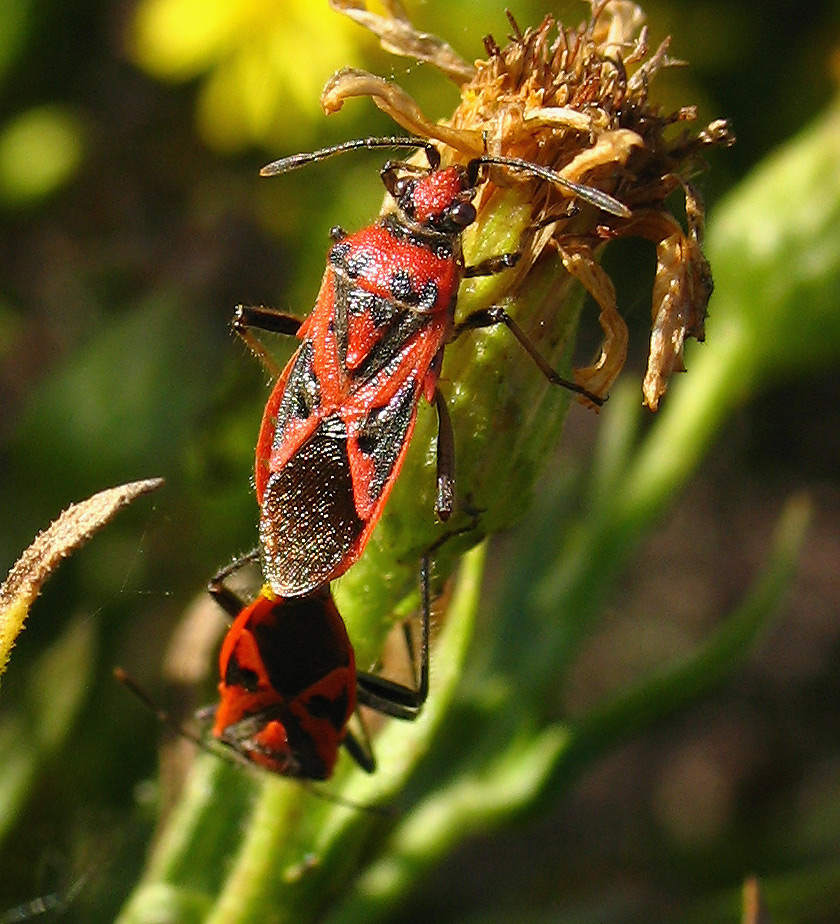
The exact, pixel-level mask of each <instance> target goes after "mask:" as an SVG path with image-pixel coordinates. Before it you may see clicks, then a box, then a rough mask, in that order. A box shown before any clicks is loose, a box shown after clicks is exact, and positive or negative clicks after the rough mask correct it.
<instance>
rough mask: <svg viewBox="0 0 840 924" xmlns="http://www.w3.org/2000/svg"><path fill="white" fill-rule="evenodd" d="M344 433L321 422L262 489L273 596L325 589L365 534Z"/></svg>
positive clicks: (334, 423)
mask: <svg viewBox="0 0 840 924" xmlns="http://www.w3.org/2000/svg"><path fill="white" fill-rule="evenodd" d="M344 433H345V428H344V424H343V423H342V421H341V419H340V418H339V417H337V416H334V417H327V418H325V419H324V420H323V421H322V422H321V423H320V424H319V426H318V428H317V429H316V430H315V432H314V433H313V435H312V437H311V438H310V439H309V440H308V441H307V442H306V443H305V444H304V446H302V447H301V449H300V450H299V451H298V452H297V453H295V455H294V456H292V458H291V459H290V460H289V461H288V462H287V463H286V465H284V466H283V468H282V469H281V470H280V471H279V472H275V473H274V474H272V475H271V476H270V477H269V479H268V482H267V483H266V487H265V493H264V495H263V501H262V511H261V518H260V542H261V543H262V547H263V565H264V569H265V575H266V577H267V578H268V580H269V582H270V583H271V585H272V587H273V589H274V591H275V593H277V594H280V595H281V596H297V595H300V594H304V593H308V592H309V591H310V590H313V589H314V588H315V587H318V586H319V585H320V584H323V583H324V582H325V581H326V580H327V579H328V578H329V577H331V576H333V571H334V570H335V569H336V568H338V567H339V565H341V563H342V561H343V559H344V558H345V556H346V554H347V551H348V549H349V548H350V546H351V545H352V544H353V542H354V541H355V540H356V539H357V538H358V536H359V535H360V534H361V532H362V530H363V529H364V526H365V523H364V520H361V519H359V517H358V515H357V514H356V507H355V504H354V502H353V482H352V478H351V477H350V462H349V459H348V458H347V441H346V439H345V438H344Z"/></svg>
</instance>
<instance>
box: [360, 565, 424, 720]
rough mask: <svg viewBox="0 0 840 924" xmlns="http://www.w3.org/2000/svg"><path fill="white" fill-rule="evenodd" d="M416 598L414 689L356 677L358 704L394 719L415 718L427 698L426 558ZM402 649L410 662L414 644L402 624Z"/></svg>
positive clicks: (363, 675) (380, 679)
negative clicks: (417, 631)
mask: <svg viewBox="0 0 840 924" xmlns="http://www.w3.org/2000/svg"><path fill="white" fill-rule="evenodd" d="M420 599H421V608H422V641H421V643H420V664H419V671H418V668H417V665H414V671H415V686H414V688H412V687H407V686H405V685H403V684H401V683H395V682H394V681H393V680H387V679H386V678H385V677H379V676H377V675H375V674H366V673H359V675H358V677H357V681H356V682H357V695H358V699H359V703H361V704H362V705H364V706H369V707H370V708H371V709H375V710H376V711H377V712H381V713H383V714H384V715H389V716H393V717H394V718H396V719H407V720H411V719H416V718H417V716H418V715H419V714H420V711H421V709H422V708H423V704H424V703H425V702H426V699H427V697H428V695H429V613H430V610H431V604H430V600H429V559H428V556H424V557H423V559H422V561H421V563H420ZM403 632H404V634H405V639H406V647H407V649H408V652H409V655H410V656H411V657H412V663H413V661H414V658H413V655H414V642H413V641H412V639H411V629H410V626H409V624H408V623H407V622H406V623H404V624H403Z"/></svg>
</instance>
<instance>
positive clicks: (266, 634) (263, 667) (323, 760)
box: [204, 555, 429, 780]
mask: <svg viewBox="0 0 840 924" xmlns="http://www.w3.org/2000/svg"><path fill="white" fill-rule="evenodd" d="M253 557H255V556H254V555H252V556H250V558H253ZM246 560H247V559H244V560H239V561H237V562H234V563H233V564H232V565H230V566H229V567H227V568H225V569H224V570H222V571H220V572H219V574H217V575H216V576H215V577H214V578H213V579H212V580H211V581H210V583H209V584H208V590H209V592H210V594H211V595H212V596H213V598H214V599H215V600H216V602H217V603H218V604H219V605H220V606H221V607H222V608H223V609H224V610H225V611H226V612H227V613H229V614H230V615H231V616H232V617H233V620H234V621H233V623H232V624H231V626H230V629H229V630H228V633H227V635H226V636H225V639H224V642H223V643H222V648H221V653H220V655H219V672H220V678H221V679H220V681H219V697H220V701H219V704H218V706H216V707H214V708H213V709H212V710H205V711H204V712H205V715H207V714H208V713H212V715H213V718H214V723H213V730H212V734H213V736H214V737H215V738H216V739H217V740H218V741H219V742H221V743H222V744H224V745H226V746H227V747H228V748H231V749H232V750H233V751H234V752H235V753H236V754H238V755H239V756H240V757H243V758H245V759H246V760H248V761H251V762H253V763H255V764H259V765H260V766H262V767H265V768H266V769H268V770H271V771H272V772H274V773H279V774H282V775H283V776H289V777H295V778H298V779H306V780H326V779H329V777H330V776H331V775H332V772H333V768H334V766H335V762H336V759H337V757H338V750H339V747H340V746H342V745H343V746H344V748H345V749H346V750H347V751H348V753H349V754H350V755H351V757H353V759H354V760H355V761H356V763H358V764H359V766H360V767H362V768H363V769H364V770H366V771H367V772H369V773H370V772H372V771H373V770H374V769H375V766H376V764H375V760H374V757H373V753H372V750H371V748H370V743H369V741H367V734H366V731H365V732H364V741H362V740H360V739H359V738H357V737H356V736H355V735H354V734H353V733H352V732H351V731H349V729H348V723H349V721H350V718H351V717H352V715H353V714H354V712H355V711H356V706H357V703H358V704H360V705H364V706H368V707H370V708H372V709H375V710H376V711H378V712H381V713H384V714H386V715H389V716H393V717H395V718H399V719H414V718H416V717H417V716H418V715H419V713H420V711H421V709H422V708H423V704H424V702H425V700H426V697H427V695H428V690H429V660H428V652H429V581H428V561H427V559H424V560H423V563H422V567H421V596H422V641H421V646H420V664H419V676H416V677H415V679H416V686H415V687H414V688H412V687H408V686H403V685H402V684H398V683H395V682H393V681H390V680H388V679H386V678H384V677H380V676H378V675H375V674H368V673H363V672H357V671H356V664H355V657H354V653H353V647H352V645H351V644H350V640H349V638H348V637H347V630H346V629H345V627H344V622H343V620H342V619H341V616H340V615H339V613H338V610H337V609H336V606H335V603H334V602H333V599H332V594H331V592H330V588H329V586H325V587H322V588H319V589H318V590H316V591H314V592H312V593H310V594H307V595H305V596H302V597H295V598H291V599H285V600H284V599H281V598H278V597H276V596H275V595H274V594H273V593H272V591H271V590H270V588H268V587H264V588H263V589H262V591H261V592H260V594H259V595H258V596H257V598H256V599H255V600H254V601H253V602H251V603H249V604H244V603H243V601H242V600H241V599H240V598H239V596H238V595H237V594H236V593H234V592H233V591H232V590H231V589H230V588H229V587H228V585H227V583H226V579H227V578H228V577H229V576H230V575H231V573H232V572H234V571H236V570H238V569H239V568H241V567H242V565H243V564H244V562H245V561H246ZM404 633H405V639H406V644H407V647H408V650H409V654H410V655H411V657H412V662H413V661H414V657H413V655H414V646H413V642H412V636H411V631H410V627H409V626H408V624H405V626H404ZM415 670H416V669H415ZM362 729H363V731H364V726H362Z"/></svg>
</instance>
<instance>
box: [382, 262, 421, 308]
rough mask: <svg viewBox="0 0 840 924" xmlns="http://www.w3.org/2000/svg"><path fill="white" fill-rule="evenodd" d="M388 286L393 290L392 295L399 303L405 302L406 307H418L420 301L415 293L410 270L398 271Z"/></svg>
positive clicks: (393, 274) (392, 276)
mask: <svg viewBox="0 0 840 924" xmlns="http://www.w3.org/2000/svg"><path fill="white" fill-rule="evenodd" d="M388 285H389V288H390V289H391V295H393V296H394V298H395V299H396V300H397V301H398V302H403V303H404V304H406V305H416V304H417V302H418V301H419V300H420V298H419V296H418V295H417V293H416V292H415V291H414V285H413V284H412V281H411V274H410V273H409V272H408V270H404V269H400V270H396V271H395V272H394V273H392V274H391V278H390V279H389V280H388Z"/></svg>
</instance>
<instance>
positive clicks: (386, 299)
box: [233, 138, 630, 597]
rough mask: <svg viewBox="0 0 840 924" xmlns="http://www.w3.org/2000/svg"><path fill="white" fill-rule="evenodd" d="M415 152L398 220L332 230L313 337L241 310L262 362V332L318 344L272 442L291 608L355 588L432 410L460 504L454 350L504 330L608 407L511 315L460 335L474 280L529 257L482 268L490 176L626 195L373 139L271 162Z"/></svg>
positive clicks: (287, 376) (392, 188)
mask: <svg viewBox="0 0 840 924" xmlns="http://www.w3.org/2000/svg"><path fill="white" fill-rule="evenodd" d="M379 147H415V148H422V149H423V150H424V151H425V154H426V157H427V160H428V164H429V165H428V167H422V166H417V165H415V164H408V163H403V162H388V163H387V164H386V165H385V166H384V167H383V168H382V172H381V175H382V181H383V183H384V185H385V188H386V189H387V190H388V192H389V193H390V194H391V196H392V197H393V200H394V203H395V209H394V210H393V211H390V212H387V213H386V214H385V215H383V216H382V217H381V218H380V219H379V220H378V221H376V222H375V223H374V224H372V225H370V226H369V227H367V228H363V229H361V230H360V231H357V232H356V233H354V234H347V233H346V232H345V231H343V230H341V229H340V228H336V229H334V230H333V232H332V237H333V241H334V243H333V246H332V248H331V250H330V252H329V256H328V259H327V268H326V272H325V273H324V278H323V281H322V283H321V289H320V292H319V294H318V299H317V301H316V303H315V307H314V309H313V310H312V313H311V314H310V316H309V317H308V318H307V319H306V320H305V321H304V322H303V323H301V322H300V321H299V320H297V319H295V318H291V317H289V316H288V315H284V314H281V313H279V312H276V311H273V310H272V309H269V308H253V307H252V308H246V307H243V306H240V307H239V308H238V309H237V313H236V315H235V317H234V322H233V325H234V329H235V330H236V331H237V332H238V333H239V334H240V335H241V336H242V337H243V339H245V341H246V342H247V343H248V344H249V345H250V346H251V347H252V349H254V351H255V352H256V353H258V354H259V355H264V354H263V352H262V350H261V348H260V346H259V344H258V343H257V342H256V341H255V340H254V339H253V338H252V337H251V336H250V334H249V333H248V331H249V329H250V328H257V329H263V330H269V331H273V332H279V333H291V334H295V335H297V336H298V337H299V338H300V339H301V341H302V343H301V345H300V347H299V348H298V350H297V352H296V353H295V355H294V356H293V357H292V359H291V360H290V361H289V363H288V365H287V366H286V368H285V369H284V370H283V372H282V373H281V374H280V377H279V379H278V381H277V383H276V385H275V386H274V390H273V391H272V393H271V396H270V397H269V399H268V403H267V404H266V408H265V412H264V414H263V420H262V425H261V428H260V433H259V437H258V440H257V450H256V470H255V481H256V490H257V500H258V502H259V504H260V510H261V516H260V544H261V547H262V553H263V569H264V573H265V576H266V579H267V580H268V582H269V583H270V585H271V587H272V589H273V590H274V592H275V593H277V594H278V595H280V596H283V597H293V596H298V595H301V594H306V593H309V592H310V591H312V590H313V589H314V588H316V587H319V586H321V585H323V584H325V583H327V582H329V581H331V580H333V579H335V578H337V577H339V576H340V575H341V574H343V573H344V572H345V571H346V570H347V569H348V568H349V567H350V566H351V565H352V564H353V562H354V561H356V560H357V559H358V557H359V556H360V555H361V553H362V551H363V549H364V547H365V544H366V543H367V541H368V538H369V537H370V534H371V532H372V530H373V528H374V526H375V525H376V522H377V521H378V519H379V517H380V514H381V512H382V509H383V506H384V504H385V501H386V499H387V497H388V494H389V493H390V491H391V488H392V487H393V485H394V482H395V480H396V477H397V474H398V473H399V471H400V468H401V466H402V463H403V460H404V458H405V454H406V451H407V449H408V445H409V441H410V440H411V435H412V433H413V431H414V424H415V421H416V418H417V406H418V403H419V401H420V398H421V397H424V398H425V399H426V400H427V401H429V402H430V403H434V405H435V407H436V409H437V413H438V422H439V426H438V444H437V466H438V469H437V499H436V504H435V509H436V512H437V514H438V516H439V518H440V519H441V520H445V519H447V518H448V517H449V515H450V514H451V512H452V509H453V504H454V480H455V474H454V472H455V465H454V439H453V434H452V425H451V422H450V420H449V414H448V411H447V406H446V401H445V400H444V398H443V395H442V394H441V392H440V390H439V389H438V384H437V383H438V378H439V376H440V372H441V366H442V363H443V351H444V348H445V346H446V344H447V343H450V342H451V341H453V340H454V339H456V338H457V337H459V336H460V335H461V334H462V333H464V332H465V331H468V330H475V329H477V328H482V327H491V326H493V325H496V324H504V325H505V326H506V327H507V328H508V329H509V330H510V331H511V333H512V334H513V335H514V336H515V337H516V339H517V340H518V341H519V342H520V343H521V344H522V346H523V347H524V348H525V350H526V351H527V352H528V354H529V355H530V356H531V358H532V359H533V360H534V362H535V363H536V365H537V367H538V368H539V370H540V371H541V372H542V373H543V375H545V376H546V378H547V379H548V380H549V381H550V382H552V383H553V384H555V385H559V386H562V387H564V388H568V389H570V390H572V391H574V392H577V393H579V394H582V395H584V396H585V397H586V398H587V399H589V400H590V401H591V402H592V403H594V404H598V405H600V404H603V401H604V399H603V398H601V397H599V396H598V395H594V394H592V393H590V392H588V391H587V390H586V389H584V388H582V387H581V386H580V385H578V384H576V383H575V382H572V381H569V380H568V379H565V378H562V377H561V376H560V375H559V374H558V373H557V372H556V371H555V370H554V369H553V368H552V367H551V365H550V364H549V363H548V362H547V361H546V360H545V359H544V358H543V357H542V356H541V355H540V354H539V352H538V351H537V349H536V348H535V347H534V345H533V344H532V343H531V341H530V339H529V338H528V336H527V334H526V333H525V332H524V331H523V330H522V329H521V328H520V327H519V325H518V324H517V323H516V321H515V320H514V319H513V318H512V317H511V316H510V315H509V314H508V313H507V312H506V311H505V310H504V309H503V308H502V307H500V306H494V307H492V308H488V309H485V310H481V311H476V312H474V313H472V314H470V315H468V316H467V317H466V318H464V319H463V320H462V321H461V322H460V323H457V324H456V323H455V306H456V301H457V296H458V288H459V286H460V284H461V281H462V280H463V279H465V278H469V277H476V276H487V275H492V274H495V273H500V272H502V271H504V270H505V269H508V268H510V267H512V266H514V265H515V264H516V262H517V261H518V259H519V254H517V253H506V254H499V255H498V256H495V257H491V258H490V259H487V260H483V261H482V262H480V263H478V264H476V265H474V266H466V265H465V263H464V256H463V250H462V240H461V239H462V234H463V232H464V230H465V229H466V228H467V227H469V225H471V224H472V223H473V222H474V221H475V219H476V209H475V206H474V205H473V202H472V200H473V199H474V198H475V196H476V194H477V192H478V189H479V186H480V184H481V183H482V182H484V180H485V175H486V171H487V170H488V168H490V167H494V166H496V167H503V168H504V169H506V170H509V171H513V172H514V173H525V174H527V175H529V176H531V177H535V178H537V179H540V180H543V181H545V182H548V183H551V184H552V185H554V186H555V187H558V188H559V189H561V190H562V191H564V192H565V193H567V194H569V195H570V196H574V197H577V198H579V199H582V200H584V201H585V202H588V203H590V204H591V205H594V206H596V207H597V208H600V209H603V210H605V211H607V212H611V213H612V214H615V215H620V216H624V217H626V216H628V215H629V214H630V213H629V211H628V210H627V208H626V207H625V206H624V205H622V204H621V203H620V202H618V201H617V200H616V199H614V198H613V197H612V196H610V195H608V194H606V193H604V192H602V191H601V190H598V189H594V188H592V187H589V186H583V185H581V184H579V183H573V182H570V181H569V180H566V179H565V178H564V177H563V176H561V175H560V174H558V173H556V172H555V171H553V170H549V169H548V168H546V167H542V166H539V165H537V164H532V163H529V162H527V161H523V160H519V159H517V158H510V157H507V158H506V157H496V156H493V155H489V154H487V155H483V156H481V157H476V158H474V159H473V160H471V161H469V163H467V164H464V165H454V166H449V167H441V160H440V153H439V152H438V150H437V148H435V147H434V145H432V144H431V143H429V142H426V141H420V140H418V139H416V138H367V139H363V140H358V141H351V142H347V143H346V144H340V145H337V146H335V147H332V148H326V149H324V150H321V151H315V152H312V153H310V154H298V155H295V156H293V157H287V158H284V159H282V160H279V161H276V162H274V163H273V164H269V165H268V166H267V167H264V168H263V170H262V173H263V175H273V174H277V173H286V172H288V171H289V170H293V169H295V168H297V167H301V166H304V165H305V164H311V163H314V162H316V161H318V160H322V159H324V158H326V157H331V156H333V155H335V154H339V153H342V152H344V151H350V150H354V149H357V148H379Z"/></svg>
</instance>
